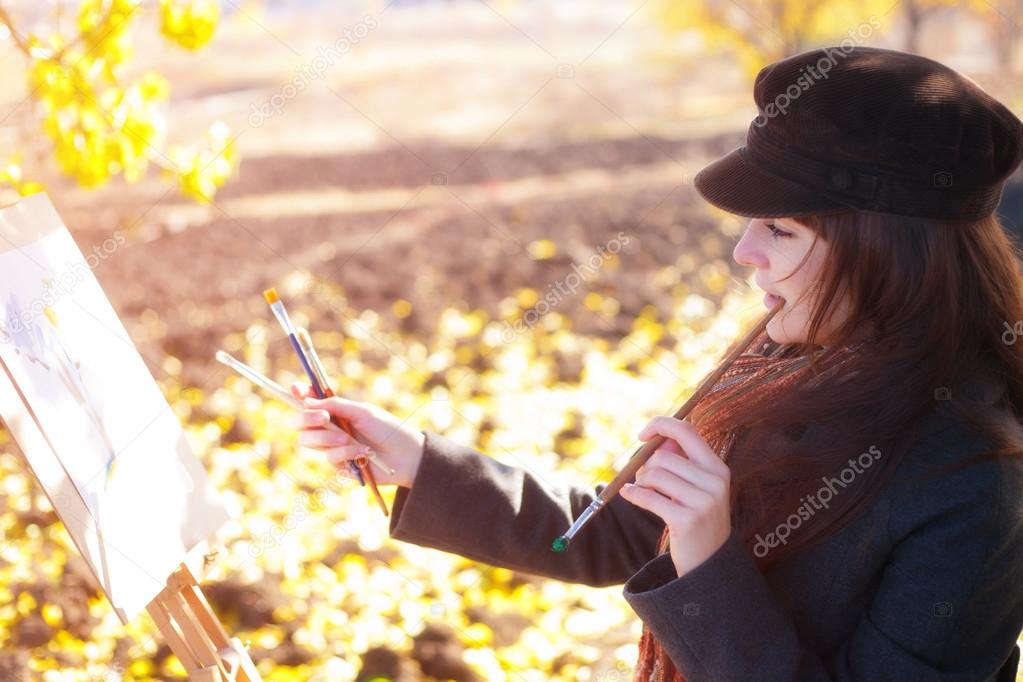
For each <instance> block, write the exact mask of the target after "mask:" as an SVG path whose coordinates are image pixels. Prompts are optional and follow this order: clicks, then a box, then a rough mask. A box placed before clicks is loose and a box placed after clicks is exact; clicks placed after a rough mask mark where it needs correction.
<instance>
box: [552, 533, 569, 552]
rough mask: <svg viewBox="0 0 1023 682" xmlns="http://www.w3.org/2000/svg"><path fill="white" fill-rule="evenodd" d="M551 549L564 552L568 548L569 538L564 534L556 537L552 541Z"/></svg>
mask: <svg viewBox="0 0 1023 682" xmlns="http://www.w3.org/2000/svg"><path fill="white" fill-rule="evenodd" d="M551 549H553V550H554V551H555V552H564V551H565V550H566V549H568V538H566V537H565V536H564V535H560V536H558V537H556V538H554V542H552V543H551Z"/></svg>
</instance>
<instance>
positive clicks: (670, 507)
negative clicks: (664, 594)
mask: <svg viewBox="0 0 1023 682" xmlns="http://www.w3.org/2000/svg"><path fill="white" fill-rule="evenodd" d="M658 436H661V437H663V438H664V442H663V443H662V444H661V445H660V446H659V447H658V449H657V450H655V451H654V452H653V454H651V455H650V457H649V458H648V459H647V460H646V462H644V463H643V465H642V466H640V467H639V469H638V470H637V471H636V476H635V482H634V483H627V484H625V485H624V486H623V487H622V489H621V491H620V492H619V494H620V495H621V496H622V497H623V498H625V499H626V500H628V501H629V502H631V503H632V504H634V505H636V506H637V507H641V508H643V509H646V510H647V511H649V512H651V513H653V514H656V515H657V516H659V517H660V518H661V519H662V520H663V521H664V523H665V525H666V526H667V527H668V537H669V550H670V552H671V559H672V563H674V564H675V570H676V572H677V573H678V575H679V576H682V575H684V574H685V573H688V572H689V571H691V570H692V569H693V568H695V567H696V566H698V565H700V564H701V563H703V562H704V561H705V560H706V559H707V558H709V557H710V556H711V555H712V554H713V553H714V552H715V551H717V549H718V548H719V547H721V545H723V544H724V543H725V541H726V540H727V539H728V537H729V535H730V534H731V514H730V512H731V501H730V491H729V483H730V477H731V472H730V470H729V469H728V466H727V465H726V464H725V463H724V462H723V461H721V458H719V457H718V456H717V454H715V453H714V450H713V449H712V448H711V447H710V445H708V444H707V442H706V441H704V440H703V438H702V437H701V436H700V435H699V434H698V433H697V432H696V429H695V427H693V426H692V424H689V423H687V422H683V421H681V420H678V419H674V418H671V417H657V418H655V419H653V420H651V422H650V423H649V424H647V426H646V427H645V428H644V429H643V430H642V431H641V432H640V438H641V439H642V440H650V439H651V438H655V437H658Z"/></svg>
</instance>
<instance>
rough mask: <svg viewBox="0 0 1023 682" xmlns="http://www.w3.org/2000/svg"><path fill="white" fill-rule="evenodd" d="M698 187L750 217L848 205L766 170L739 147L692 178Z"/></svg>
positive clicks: (710, 197)
mask: <svg viewBox="0 0 1023 682" xmlns="http://www.w3.org/2000/svg"><path fill="white" fill-rule="evenodd" d="M693 184H694V185H695V186H696V191H697V192H699V193H700V196H702V197H703V198H704V199H706V200H707V201H708V202H709V203H711V204H713V205H714V206H717V207H718V208H720V209H722V210H725V211H728V212H729V213H734V214H736V215H741V216H747V217H750V218H784V217H788V216H805V215H811V214H814V213H828V212H832V211H839V210H842V209H845V208H847V207H846V206H842V205H841V204H836V203H835V202H834V201H832V200H830V199H828V198H827V197H825V196H823V195H822V194H820V193H819V192H818V191H816V190H813V189H808V188H806V187H804V186H802V185H800V184H799V183H796V182H793V181H792V180H786V179H785V178H782V177H779V176H777V175H773V174H771V173H768V172H767V171H765V170H763V169H762V168H761V167H760V166H758V165H756V164H755V163H754V162H753V161H751V160H749V159H748V158H747V157H746V148H745V147H738V148H736V149H733V150H732V151H730V152H729V153H728V154H726V155H725V156H723V157H721V158H720V159H718V160H717V161H715V162H714V163H712V164H710V165H709V166H706V167H705V168H703V170H701V171H700V172H699V173H697V174H696V177H695V178H694V179H693Z"/></svg>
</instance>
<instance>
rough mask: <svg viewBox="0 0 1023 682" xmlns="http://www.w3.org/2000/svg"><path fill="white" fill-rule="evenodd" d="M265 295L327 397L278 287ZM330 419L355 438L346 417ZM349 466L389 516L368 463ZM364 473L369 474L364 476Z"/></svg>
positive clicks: (313, 382)
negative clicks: (367, 484) (368, 487)
mask: <svg viewBox="0 0 1023 682" xmlns="http://www.w3.org/2000/svg"><path fill="white" fill-rule="evenodd" d="M263 297H264V298H265V299H266V302H267V303H268V304H269V305H270V310H271V311H272V312H273V314H274V317H276V318H277V321H278V322H279V323H280V325H281V328H282V329H283V330H284V333H285V334H286V335H287V336H288V341H290V342H291V347H292V348H293V349H294V350H295V354H296V355H298V360H299V362H300V363H301V364H302V369H303V370H305V373H306V376H307V377H309V383H310V384H311V385H312V389H313V393H314V394H315V395H316V397H317V398H319V399H321V400H322V399H324V398H326V397H327V393H326V392H325V391H324V389H323V386H321V385H320V380H319V378H318V377H317V376H316V371H315V370H313V367H312V364H311V363H310V360H309V359H308V358H307V357H306V354H305V351H304V350H303V349H302V344H301V343H300V342H299V340H298V333H297V332H296V330H295V326H294V325H293V324H292V323H291V318H290V317H288V311H287V309H286V308H285V307H284V301H282V300H281V297H280V296H278V295H277V289H273V288H271V289H267V290H266V291H264V292H263ZM330 421H331V422H333V423H334V424H337V425H338V426H340V427H341V428H342V429H343V430H344V432H345V433H347V434H348V435H349V436H351V437H352V438H355V430H354V429H353V428H352V425H351V424H350V423H349V421H348V420H347V419H345V418H344V417H335V416H334V415H331V416H330ZM348 465H349V467H350V468H351V469H352V471H353V472H354V475H355V476H356V477H357V478H358V480H359V485H363V486H364V485H366V478H369V480H370V488H371V489H372V490H373V494H374V496H375V497H376V499H377V502H378V503H379V504H380V508H381V510H382V511H383V512H384V516H389V515H390V512H388V510H387V504H386V503H385V502H384V499H383V497H382V496H381V495H380V491H379V490H378V489H377V486H376V480H375V479H374V478H373V474H372V472H371V471H370V469H369V467H368V466H366V463H365V462H364V461H363V462H361V465H360V463H358V462H356V461H351V460H349V462H348ZM364 474H367V475H366V476H365V477H364Z"/></svg>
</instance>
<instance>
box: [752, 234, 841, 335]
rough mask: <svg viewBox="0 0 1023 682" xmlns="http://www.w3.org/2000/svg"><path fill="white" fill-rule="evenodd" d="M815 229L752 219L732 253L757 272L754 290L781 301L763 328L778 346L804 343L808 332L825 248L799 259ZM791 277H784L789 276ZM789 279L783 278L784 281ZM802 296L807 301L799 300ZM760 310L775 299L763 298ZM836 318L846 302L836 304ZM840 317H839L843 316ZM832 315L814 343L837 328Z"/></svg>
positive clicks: (822, 244) (820, 244) (824, 245)
mask: <svg viewBox="0 0 1023 682" xmlns="http://www.w3.org/2000/svg"><path fill="white" fill-rule="evenodd" d="M814 235H815V233H814V231H813V230H811V229H810V228H809V227H806V226H804V225H801V224H800V223H797V222H796V221H795V220H794V219H792V218H754V219H752V220H750V222H749V225H747V227H746V231H745V232H744V233H743V235H742V238H741V239H739V243H738V244H736V245H735V249H734V250H733V251H732V258H734V259H735V262H736V263H739V264H740V265H752V266H753V267H755V268H756V275H755V280H756V283H757V286H759V287H760V288H761V289H763V290H764V291H766V292H767V293H768V294H773V295H774V296H780V297H781V298H783V299H785V303H784V306H783V307H782V309H781V310H780V311H778V314H777V315H775V316H774V317H773V318H771V321H770V322H768V324H767V334H768V336H770V337H771V340H772V341H775V342H777V343H805V342H806V341H807V336H808V332H809V329H808V327H809V320H810V312H811V311H812V309H813V305H814V301H815V298H816V294H815V293H814V292H815V290H816V287H817V286H819V284H818V281H819V280H818V277H819V273H820V272H821V269H822V267H823V265H824V262H825V259H826V258H827V255H828V244H827V242H825V241H824V240H823V239H819V240H818V241H817V245H816V246H815V247H814V248H813V251H812V252H811V253H810V255H809V257H808V258H807V260H806V262H805V263H804V264H803V265H802V267H799V269H798V270H796V268H797V267H798V266H799V263H800V261H801V260H802V259H803V257H804V256H805V255H806V253H807V251H810V245H811V244H813V241H814ZM793 271H795V273H794V274H792V276H791V277H788V275H789V274H791V273H793ZM786 277H788V278H787V279H785V278H786ZM804 292H808V293H807V294H806V298H804V299H803V300H801V301H800V300H798V299H799V298H800V296H802V295H803V293H804ZM765 299H767V300H765V304H764V305H765V306H766V307H767V308H771V307H773V306H774V303H775V299H772V298H769V297H765ZM837 309H838V311H839V314H840V315H845V314H847V306H846V301H845V300H844V299H843V300H841V301H840V302H838V305H837ZM843 319H844V318H843ZM839 321H840V320H837V319H836V317H835V316H832V318H831V320H830V321H829V322H826V323H825V324H824V326H823V327H822V328H821V330H820V332H819V333H818V336H819V338H818V340H817V342H818V343H819V344H821V345H825V346H826V345H827V344H828V338H829V336H830V334H831V332H832V331H833V330H834V329H836V328H837V323H838V322H839Z"/></svg>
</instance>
